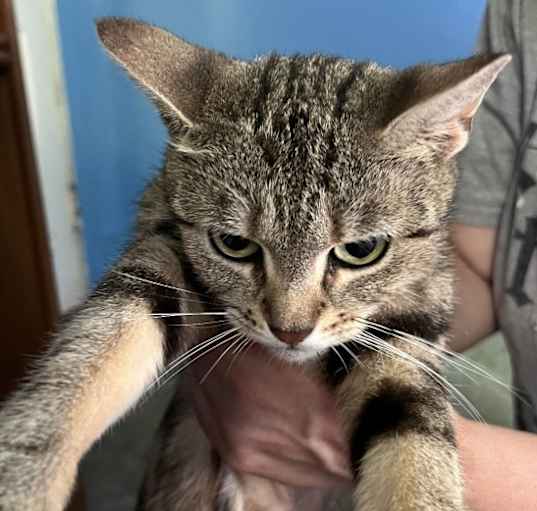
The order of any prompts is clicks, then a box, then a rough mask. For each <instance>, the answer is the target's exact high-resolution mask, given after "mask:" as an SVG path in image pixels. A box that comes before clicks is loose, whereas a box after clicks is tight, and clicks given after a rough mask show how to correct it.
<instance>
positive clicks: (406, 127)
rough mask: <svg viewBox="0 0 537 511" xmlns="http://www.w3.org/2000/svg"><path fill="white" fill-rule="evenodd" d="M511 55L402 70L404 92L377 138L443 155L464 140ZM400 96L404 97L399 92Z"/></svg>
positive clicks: (405, 150)
mask: <svg viewBox="0 0 537 511" xmlns="http://www.w3.org/2000/svg"><path fill="white" fill-rule="evenodd" d="M510 60H511V56H510V55H506V54H504V55H493V56H490V55H488V56H487V55H481V56H476V57H472V58H470V59H467V60H463V61H459V62H454V63H450V64H445V65H440V66H419V67H416V68H411V69H408V70H406V71H404V72H403V73H402V75H401V82H400V83H401V85H402V89H403V92H402V93H401V92H400V93H399V94H397V96H398V101H399V102H400V103H399V104H398V105H397V106H396V108H399V109H401V101H402V102H403V103H402V104H403V107H402V109H403V111H402V112H401V110H399V112H400V113H399V114H398V115H397V116H396V117H395V118H394V119H393V120H391V121H390V122H389V124H388V126H387V127H386V128H384V130H383V131H382V133H381V136H382V138H383V139H384V140H385V141H386V143H388V144H389V145H391V146H392V147H395V148H396V150H397V151H398V152H400V153H402V154H407V155H409V156H416V157H420V156H424V155H427V154H431V152H432V153H433V154H435V155H437V156H439V157H440V158H441V159H443V160H448V159H450V158H452V157H453V156H455V155H456V154H457V153H458V152H459V151H461V150H462V149H463V148H464V146H465V145H466V143H467V142H468V136H469V134H470V129H471V126H472V119H473V117H474V115H475V113H476V112H477V109H478V108H479V105H480V104H481V101H482V100H483V97H484V95H485V93H486V92H487V90H488V89H489V87H490V86H491V85H492V83H493V82H494V80H495V79H496V77H497V76H498V73H499V72H500V71H501V70H502V69H503V68H504V67H505V66H506V65H507V64H508V63H509V61H510ZM401 96H404V97H401ZM405 100H406V101H407V103H406V104H405V103H404V102H405Z"/></svg>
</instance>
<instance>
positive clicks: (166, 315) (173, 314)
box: [150, 311, 228, 318]
mask: <svg viewBox="0 0 537 511" xmlns="http://www.w3.org/2000/svg"><path fill="white" fill-rule="evenodd" d="M227 315H228V313H227V312H220V311H218V312H154V313H151V314H150V316H152V317H153V318H176V317H184V316H227Z"/></svg>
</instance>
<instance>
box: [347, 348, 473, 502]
mask: <svg viewBox="0 0 537 511" xmlns="http://www.w3.org/2000/svg"><path fill="white" fill-rule="evenodd" d="M391 344H392V346H394V347H395V348H396V350H398V351H401V352H403V353H407V356H404V357H400V356H395V355H393V354H392V355H386V354H379V353H376V352H368V353H367V354H365V355H364V356H363V357H362V359H363V366H362V367H360V366H358V367H356V368H355V369H354V370H353V371H352V373H351V374H350V375H349V376H348V377H347V378H346V380H345V381H344V382H343V383H342V384H341V387H340V388H339V389H338V398H339V402H340V405H341V409H342V411H343V416H344V421H345V426H346V431H347V432H348V435H349V439H350V452H351V463H352V468H353V472H354V477H355V482H356V487H355V494H354V498H355V504H356V509H357V510H359V511H462V510H463V509H464V504H463V484H462V478H461V471H460V466H459V459H458V452H457V447H456V443H455V434H454V428H453V424H452V418H453V411H452V409H451V405H450V403H449V401H448V395H447V391H446V387H445V386H444V385H443V384H442V383H439V381H440V380H439V379H438V377H437V376H436V375H435V373H436V374H437V371H438V363H437V361H436V360H435V358H434V357H433V356H432V355H431V353H430V352H429V351H428V350H427V349H425V347H423V348H420V347H419V346H417V345H414V346H413V347H412V349H410V350H409V346H408V343H407V344H406V345H403V344H402V343H401V344H398V342H397V341H395V340H393V341H391ZM412 359H414V361H413V360H412ZM416 361H417V362H416ZM433 371H434V373H433Z"/></svg>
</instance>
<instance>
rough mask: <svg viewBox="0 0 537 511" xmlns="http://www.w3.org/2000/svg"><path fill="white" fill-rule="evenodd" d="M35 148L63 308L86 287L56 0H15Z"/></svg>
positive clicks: (77, 301) (75, 302)
mask: <svg viewBox="0 0 537 511" xmlns="http://www.w3.org/2000/svg"><path fill="white" fill-rule="evenodd" d="M13 4H14V8H15V18H16V23H17V36H18V41H19V49H20V53H21V60H22V67H23V73H24V80H25V88H26V96H27V103H28V108H29V110H30V123H31V129H32V137H33V144H34V150H35V153H36V160H37V167H38V173H39V180H40V185H41V194H42V198H43V203H44V207H45V217H46V223H47V230H48V240H49V246H50V249H51V253H52V259H53V265H54V274H55V280H56V287H57V290H58V295H59V303H60V307H61V310H62V311H65V310H66V309H68V308H70V307H72V306H73V305H76V304H77V303H79V302H80V301H81V299H82V298H83V296H84V294H85V293H86V290H87V270H86V263H85V258H84V246H83V238H82V226H81V224H80V217H79V215H78V213H77V200H76V182H75V173H74V168H73V157H72V141H71V127H70V119H69V112H68V106H67V98H66V95H65V85H64V78H63V66H62V58H61V51H60V40H59V30H58V21H57V11H56V1H55V0H38V1H36V0H15V1H14V2H13Z"/></svg>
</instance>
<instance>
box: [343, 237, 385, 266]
mask: <svg viewBox="0 0 537 511" xmlns="http://www.w3.org/2000/svg"><path fill="white" fill-rule="evenodd" d="M388 244H389V242H388V240H387V239H386V238H382V237H374V238H368V239H366V240H361V241H355V242H353V243H345V244H344V245H338V246H336V247H335V248H334V250H333V254H334V257H335V258H336V259H337V260H338V261H339V262H341V263H343V264H344V265H346V266H352V267H361V266H367V265H370V264H373V263H375V262H377V261H378V260H380V259H381V258H382V256H384V254H385V253H386V249H387V248H388Z"/></svg>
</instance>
